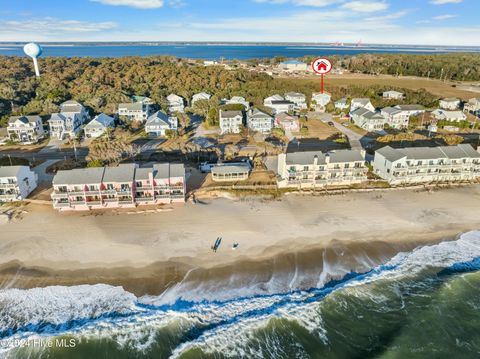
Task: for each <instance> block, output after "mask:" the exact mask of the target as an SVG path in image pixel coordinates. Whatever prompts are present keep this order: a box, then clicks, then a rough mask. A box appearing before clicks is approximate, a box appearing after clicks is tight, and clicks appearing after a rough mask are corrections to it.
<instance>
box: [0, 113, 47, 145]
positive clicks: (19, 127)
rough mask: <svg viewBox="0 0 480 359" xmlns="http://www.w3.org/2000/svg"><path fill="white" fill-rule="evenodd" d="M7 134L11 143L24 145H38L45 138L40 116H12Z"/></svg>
mask: <svg viewBox="0 0 480 359" xmlns="http://www.w3.org/2000/svg"><path fill="white" fill-rule="evenodd" d="M7 134H8V138H9V139H10V141H14V142H19V143H21V144H24V145H29V144H32V143H37V142H38V141H40V140H42V139H43V138H44V137H45V131H44V130H43V124H42V119H41V117H40V116H12V117H10V119H9V120H8V126H7Z"/></svg>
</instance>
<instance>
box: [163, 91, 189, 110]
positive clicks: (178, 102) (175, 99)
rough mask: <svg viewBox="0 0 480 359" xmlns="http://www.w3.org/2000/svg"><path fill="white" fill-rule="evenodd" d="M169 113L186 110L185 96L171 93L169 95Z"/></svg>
mask: <svg viewBox="0 0 480 359" xmlns="http://www.w3.org/2000/svg"><path fill="white" fill-rule="evenodd" d="M167 106H168V113H170V114H172V113H175V112H180V113H183V112H185V100H184V98H183V97H181V96H178V95H175V94H173V93H172V94H170V95H168V96H167Z"/></svg>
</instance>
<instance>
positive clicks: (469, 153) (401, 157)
mask: <svg viewBox="0 0 480 359" xmlns="http://www.w3.org/2000/svg"><path fill="white" fill-rule="evenodd" d="M373 170H374V172H375V174H376V175H378V176H379V177H381V178H383V179H385V180H387V181H388V182H389V183H390V184H392V185H399V184H415V183H425V182H452V181H464V180H473V179H476V178H478V177H479V176H480V153H479V152H477V151H475V150H474V149H473V147H472V146H471V145H469V144H460V145H457V146H440V147H412V148H392V147H390V146H386V147H383V148H381V149H379V150H377V151H375V157H374V161H373Z"/></svg>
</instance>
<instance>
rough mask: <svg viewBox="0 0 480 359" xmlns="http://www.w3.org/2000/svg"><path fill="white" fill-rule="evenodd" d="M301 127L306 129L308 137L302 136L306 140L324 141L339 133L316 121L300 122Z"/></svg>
mask: <svg viewBox="0 0 480 359" xmlns="http://www.w3.org/2000/svg"><path fill="white" fill-rule="evenodd" d="M302 125H304V126H307V127H308V135H306V136H304V137H308V138H312V137H314V138H318V139H321V140H324V139H327V138H329V137H331V136H333V135H335V134H337V133H339V131H338V130H337V129H336V128H335V127H333V126H329V125H328V124H327V123H324V122H322V121H321V120H317V119H310V120H302Z"/></svg>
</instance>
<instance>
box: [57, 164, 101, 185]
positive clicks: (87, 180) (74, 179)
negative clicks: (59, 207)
mask: <svg viewBox="0 0 480 359" xmlns="http://www.w3.org/2000/svg"><path fill="white" fill-rule="evenodd" d="M104 172H105V168H104V167H94V168H76V169H73V170H65V171H58V172H57V174H56V175H55V177H53V184H54V185H85V184H98V183H101V182H102V179H103V173H104Z"/></svg>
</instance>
